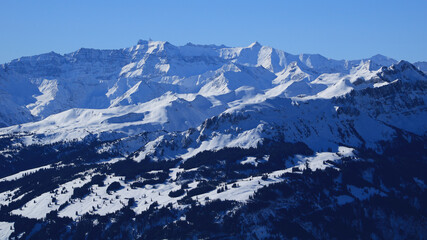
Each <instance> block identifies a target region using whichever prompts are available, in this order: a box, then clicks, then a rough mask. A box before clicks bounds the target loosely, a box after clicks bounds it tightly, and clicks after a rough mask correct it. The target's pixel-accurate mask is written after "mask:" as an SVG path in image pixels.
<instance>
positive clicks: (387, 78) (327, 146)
mask: <svg viewBox="0 0 427 240" xmlns="http://www.w3.org/2000/svg"><path fill="white" fill-rule="evenodd" d="M426 74H427V62H417V63H413V64H412V63H409V62H407V61H404V60H401V61H396V60H394V59H392V58H388V57H385V56H382V55H375V56H373V57H371V58H366V59H361V60H334V59H329V58H326V57H323V56H321V55H318V54H300V55H294V54H289V53H287V52H284V51H282V50H278V49H274V48H271V47H268V46H262V45H261V44H260V43H258V42H255V43H253V44H251V45H249V46H248V47H227V46H224V45H221V46H217V45H195V44H192V43H188V44H187V45H185V46H174V45H172V44H171V43H169V42H161V41H145V40H140V41H138V43H137V45H136V46H133V47H130V48H125V49H119V50H96V49H84V48H82V49H79V50H77V51H76V52H72V53H69V54H64V55H61V54H57V53H54V52H50V53H46V54H41V55H36V56H31V57H22V58H19V59H16V60H13V61H11V62H9V63H5V64H2V65H0V127H1V128H0V177H2V178H1V179H0V206H1V208H0V231H1V232H4V233H5V234H4V235H1V234H0V238H4V237H3V236H6V237H5V238H8V237H12V238H16V239H21V238H28V239H31V238H33V239H50V238H52V239H58V238H71V237H73V238H76V239H80V238H82V237H84V236H86V238H89V239H98V238H99V239H105V238H117V239H126V238H129V239H136V238H143V239H161V238H176V239H183V238H184V239H185V238H189V239H190V238H191V239H193V238H218V239H229V238H230V236H236V238H243V239H276V238H277V239H288V238H289V239H290V238H294V237H296V238H303V239H307V238H314V239H324V238H337V239H348V238H379V239H382V238H390V237H393V238H397V239H400V238H401V239H405V238H406V239H407V238H424V237H426V236H427V231H426V229H427V220H426V219H427V218H426V216H427V214H426V209H427V200H426V199H427V187H426V186H427V185H426V181H427V176H426V174H425V173H424V172H425V169H427V161H426V160H427V154H426V149H427V148H426V137H427V124H426V119H427V107H426V104H425V103H426V101H427V96H426V90H427V75H426ZM402 204H403V205H405V206H406V207H405V209H404V210H402ZM363 209H365V210H363ZM397 225H399V226H400V227H396V226H397ZM85 226H90V227H85ZM336 226H338V228H339V229H336Z"/></svg>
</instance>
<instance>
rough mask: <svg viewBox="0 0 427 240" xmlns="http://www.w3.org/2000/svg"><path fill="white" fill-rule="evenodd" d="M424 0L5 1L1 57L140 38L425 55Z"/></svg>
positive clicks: (338, 54) (334, 53)
mask: <svg viewBox="0 0 427 240" xmlns="http://www.w3.org/2000/svg"><path fill="white" fill-rule="evenodd" d="M426 9H427V1H426V0H408V1H395V0H388V1H385V0H369V1H368V0H357V1H353V0H323V1H320V0H299V1H295V0H294V1H286V0H262V1H261V0H259V1H253V0H244V1H242V0H227V1H225V0H215V1H214V0H211V1H206V0H194V1H186V0H169V1H160V0H153V1H143V0H140V1H134V0H122V1H118V0H115V1H113V0H91V1H88V0H86V1H80V0H73V1H65V0H46V1H44V0H40V1H31V0H2V1H0V22H1V23H2V24H1V28H0V63H4V62H7V61H10V60H12V59H15V58H18V57H20V56H28V55H35V54H39V53H44V52H50V51H55V52H58V53H67V52H72V51H75V50H77V49H78V48H80V47H89V48H102V49H106V48H107V49H111V48H123V47H129V46H132V45H134V44H136V42H137V41H138V39H148V38H151V39H153V40H162V41H169V42H171V43H172V44H175V45H184V44H186V43H187V42H193V43H199V44H225V45H228V46H247V45H249V44H250V43H251V42H254V41H259V42H260V43H262V44H263V45H268V46H272V47H275V48H279V49H282V50H285V51H287V52H290V53H294V54H296V53H320V54H322V55H324V56H326V57H330V58H336V59H359V58H364V57H370V56H372V55H375V54H377V53H380V54H383V55H386V56H390V57H393V58H395V59H398V60H399V59H406V60H409V61H412V62H415V61H427V13H426Z"/></svg>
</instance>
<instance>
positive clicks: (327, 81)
mask: <svg viewBox="0 0 427 240" xmlns="http://www.w3.org/2000/svg"><path fill="white" fill-rule="evenodd" d="M395 63H397V62H396V61H395V60H393V59H390V58H387V57H384V56H381V55H377V56H374V57H372V58H369V59H364V60H352V61H347V60H333V59H328V58H325V57H323V56H321V55H316V54H314V55H310V54H301V55H292V54H289V53H286V52H283V51H281V50H278V49H273V48H271V47H268V46H262V45H261V44H259V43H257V42H256V43H253V44H251V45H250V46H248V47H226V46H215V45H195V44H187V45H185V46H174V45H172V44H170V43H169V42H161V41H144V40H141V41H139V42H138V44H137V45H136V46H133V47H130V48H125V49H119V50H96V49H84V48H82V49H79V50H78V51H76V52H73V53H70V54H65V55H60V54H57V53H54V52H51V53H46V54H42V55H37V56H32V57H22V58H20V59H16V60H13V61H11V62H10V63H6V64H3V65H1V66H0V99H2V101H0V104H1V107H0V109H1V110H0V127H1V126H2V125H3V126H10V127H6V128H0V134H10V133H16V132H30V133H32V134H34V135H33V137H27V138H25V139H24V143H25V144H33V143H52V142H58V141H68V140H75V139H77V140H81V139H84V138H85V137H87V136H88V135H91V134H94V135H97V136H101V135H102V136H103V137H105V138H111V136H113V135H114V136H118V135H120V136H122V137H123V136H132V135H135V134H138V133H141V132H146V131H156V130H166V131H183V130H186V129H188V128H193V127H197V126H198V125H200V124H201V123H202V122H203V121H204V120H205V119H207V118H210V117H213V116H216V115H218V114H220V113H221V112H224V111H226V110H227V109H230V108H232V107H235V106H242V105H245V104H246V103H255V102H262V101H265V100H266V99H271V98H274V97H299V98H300V99H318V98H320V99H322V98H326V99H330V98H332V97H336V96H340V95H343V94H346V93H348V92H350V91H351V90H352V89H362V88H368V87H380V86H384V85H387V84H388V83H389V82H390V81H393V80H395V79H400V78H408V77H411V78H416V79H418V80H423V79H424V77H425V76H422V75H419V74H418V73H414V71H415V70H416V69H409V70H408V71H406V72H407V73H405V74H401V75H396V74H394V71H395V70H396V69H406V68H405V66H406V65H405V64H400V62H399V64H400V65H396V66H397V67H390V68H389V69H387V67H389V66H390V65H391V64H395ZM401 65H403V67H402V66H401ZM382 66H385V67H383V68H381V67H382ZM399 66H400V68H399ZM385 73H387V74H388V75H387V74H385ZM392 73H393V74H394V75H393V74H392ZM384 74H385V75H384ZM417 74H418V75H417ZM383 75H384V76H383ZM379 76H383V78H380V77H379ZM420 78H422V79H420ZM384 79H386V80H384ZM3 105H4V106H3ZM35 120H36V121H35ZM37 120H39V121H37ZM22 123H23V124H22ZM18 124H19V125H18ZM113 138H114V137H113Z"/></svg>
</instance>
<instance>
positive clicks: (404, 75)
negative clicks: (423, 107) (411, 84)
mask: <svg viewBox="0 0 427 240" xmlns="http://www.w3.org/2000/svg"><path fill="white" fill-rule="evenodd" d="M378 76H379V77H380V78H382V79H384V80H386V81H388V82H392V81H394V80H398V79H399V80H403V81H426V80H427V76H426V75H425V74H424V73H423V72H422V71H420V70H418V68H417V67H416V66H414V65H413V64H411V63H409V62H407V61H404V60H401V61H399V62H398V63H396V64H393V65H391V66H390V67H388V68H386V67H382V68H381V69H380V71H379V73H378Z"/></svg>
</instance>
